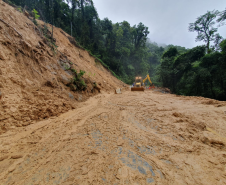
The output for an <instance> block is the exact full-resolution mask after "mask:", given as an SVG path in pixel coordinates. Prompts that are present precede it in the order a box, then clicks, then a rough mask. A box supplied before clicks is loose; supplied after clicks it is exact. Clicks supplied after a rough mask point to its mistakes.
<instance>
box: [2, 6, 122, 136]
mask: <svg viewBox="0 0 226 185" xmlns="http://www.w3.org/2000/svg"><path fill="white" fill-rule="evenodd" d="M41 24H43V22H41V21H39V25H41ZM53 35H54V38H55V40H56V45H57V46H58V48H57V50H56V49H55V51H53V50H52V49H51V47H49V43H48V41H47V39H46V37H45V36H44V35H43V32H42V31H41V30H40V28H38V27H37V26H35V25H34V23H33V22H32V21H31V20H30V19H28V18H27V17H26V16H25V15H23V13H20V12H19V11H17V10H16V9H14V8H13V7H11V6H9V5H7V4H6V3H4V2H0V101H1V102H0V134H1V133H3V132H5V131H7V130H9V129H11V128H13V127H14V126H16V127H21V126H26V125H29V124H32V123H34V122H36V121H37V120H42V119H46V118H48V117H51V116H58V115H60V114H62V113H64V112H67V111H68V110H71V109H75V108H76V107H77V104H78V103H77V102H78V101H85V100H86V99H87V98H89V97H90V96H93V95H95V94H98V93H99V91H100V90H101V91H105V92H110V91H113V90H114V89H115V88H117V87H123V86H125V84H124V83H122V82H121V81H119V80H118V79H116V78H115V77H114V76H113V75H112V74H111V73H110V72H109V71H107V70H106V69H105V68H104V67H103V66H102V65H101V64H100V63H98V62H97V61H95V58H93V57H92V56H90V55H89V54H88V52H87V51H85V50H83V49H81V48H79V47H76V46H75V45H73V44H72V43H75V42H72V43H71V42H70V40H71V41H73V39H72V38H71V37H70V36H69V35H67V34H66V33H65V32H63V31H62V30H61V29H59V28H55V27H54V34H53ZM69 68H73V69H76V70H77V71H78V72H79V71H80V70H84V71H86V73H85V75H84V80H85V82H86V84H87V89H86V90H84V91H80V92H78V91H75V92H74V91H72V90H73V89H71V88H70V87H68V84H69V83H70V80H71V79H72V77H73V76H72V73H71V71H70V70H68V69H69ZM95 82H96V83H95ZM95 84H96V85H95Z"/></svg>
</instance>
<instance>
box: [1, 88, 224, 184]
mask: <svg viewBox="0 0 226 185" xmlns="http://www.w3.org/2000/svg"><path fill="white" fill-rule="evenodd" d="M225 125H226V104H225V102H218V101H215V100H210V99H204V98H199V97H181V96H176V95H170V94H163V93H161V92H154V91H145V92H129V91H127V92H123V94H117V95H116V94H107V93H106V94H105V93H102V94H99V95H97V96H95V97H92V98H90V99H89V100H88V101H86V102H85V103H80V105H79V108H77V109H75V110H72V111H69V112H67V113H64V114H62V115H61V116H59V117H53V118H50V119H48V120H44V121H41V122H37V123H36V124H33V125H29V126H27V127H26V128H22V127H21V128H12V129H11V130H10V131H8V132H6V133H5V134H3V135H1V136H0V145H1V147H0V152H1V153H0V182H1V184H16V185H23V184H24V185H25V184H26V185H28V184H30V185H31V184H34V185H35V184H37V185H41V184H45V185H46V184H51V185H52V184H68V185H69V184H71V185H72V184H73V185H76V184H79V185H81V184H84V185H86V184H109V185H111V184H112V185H113V184H115V185H116V184H129V185H131V184H134V185H135V184H162V185H166V184H180V185H181V184H203V185H208V184H210V185H213V184H215V185H217V184H219V185H220V184H226V150H225V149H226V148H225V143H226V138H225V136H226V127H225Z"/></svg>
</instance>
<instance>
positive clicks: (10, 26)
mask: <svg viewBox="0 0 226 185" xmlns="http://www.w3.org/2000/svg"><path fill="white" fill-rule="evenodd" d="M0 21H2V22H3V23H5V24H6V25H7V26H9V27H11V28H13V29H14V31H15V32H17V34H18V35H20V36H21V38H23V36H22V35H21V34H20V33H19V32H18V31H17V30H16V29H15V28H14V27H12V26H11V25H9V24H8V23H7V22H5V21H3V20H2V19H0Z"/></svg>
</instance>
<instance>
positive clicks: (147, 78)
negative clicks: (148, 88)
mask: <svg viewBox="0 0 226 185" xmlns="http://www.w3.org/2000/svg"><path fill="white" fill-rule="evenodd" d="M146 80H148V81H149V82H150V83H151V84H152V81H151V78H150V76H149V75H147V76H146V78H145V79H144V80H143V83H144V82H145V81H146Z"/></svg>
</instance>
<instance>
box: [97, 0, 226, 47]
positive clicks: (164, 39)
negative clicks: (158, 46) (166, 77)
mask: <svg viewBox="0 0 226 185" xmlns="http://www.w3.org/2000/svg"><path fill="white" fill-rule="evenodd" d="M93 2H94V5H95V7H96V9H97V11H98V14H99V17H100V18H101V19H103V18H105V17H108V18H109V19H110V20H112V22H113V23H116V22H122V21H124V20H126V21H128V22H129V23H130V25H131V26H133V25H135V24H138V23H139V22H142V23H143V24H144V25H145V26H147V27H148V28H149V32H150V34H149V35H148V37H149V38H150V39H151V40H152V41H155V42H157V43H164V44H173V45H179V46H183V47H186V48H192V47H195V46H197V45H201V44H203V42H199V43H198V42H195V37H196V35H197V33H193V32H189V31H188V26H189V23H193V22H195V21H196V18H197V17H199V16H200V15H203V14H205V13H206V12H207V10H209V11H212V10H214V9H215V10H219V11H222V10H224V9H225V8H226V0H93ZM218 32H219V33H220V35H221V36H223V37H224V38H226V25H225V26H222V27H220V28H218Z"/></svg>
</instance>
